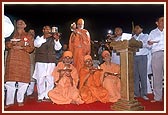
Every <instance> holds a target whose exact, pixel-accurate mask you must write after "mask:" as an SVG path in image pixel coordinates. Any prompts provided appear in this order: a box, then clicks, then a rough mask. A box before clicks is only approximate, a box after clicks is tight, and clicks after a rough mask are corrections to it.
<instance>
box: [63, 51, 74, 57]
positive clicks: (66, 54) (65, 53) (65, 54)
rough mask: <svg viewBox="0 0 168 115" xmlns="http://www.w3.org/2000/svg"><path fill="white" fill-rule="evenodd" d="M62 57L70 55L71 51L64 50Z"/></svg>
mask: <svg viewBox="0 0 168 115" xmlns="http://www.w3.org/2000/svg"><path fill="white" fill-rule="evenodd" d="M63 57H72V52H71V51H65V52H64V54H63Z"/></svg>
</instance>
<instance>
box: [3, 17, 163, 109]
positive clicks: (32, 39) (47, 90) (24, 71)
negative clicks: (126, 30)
mask: <svg viewBox="0 0 168 115" xmlns="http://www.w3.org/2000/svg"><path fill="white" fill-rule="evenodd" d="M156 25H157V27H156V29H154V30H152V31H151V32H150V33H149V35H148V34H144V33H143V27H142V26H141V25H140V24H139V25H138V24H137V25H135V27H134V31H133V36H132V39H136V40H138V41H140V42H141V43H142V44H143V45H142V48H140V49H139V51H138V52H136V54H135V55H134V68H133V69H134V97H135V98H136V97H141V98H143V99H144V100H149V98H148V95H147V94H148V92H147V79H148V65H150V66H151V68H152V69H151V70H152V72H151V73H152V74H153V78H154V81H153V82H154V86H153V94H154V99H153V100H151V102H156V101H163V89H162V80H163V76H164V74H163V73H164V17H163V16H162V17H159V18H158V19H157V20H156ZM25 28H26V23H25V21H24V20H22V19H19V20H17V21H16V27H15V30H14V31H13V33H12V34H11V35H8V37H9V39H7V40H5V51H7V52H8V53H7V54H6V55H7V56H5V57H6V60H5V75H4V87H5V89H6V91H5V108H8V107H10V106H12V105H13V104H14V103H15V102H14V100H15V92H17V94H16V100H17V103H18V106H24V98H25V95H26V96H29V95H32V94H33V93H34V88H35V85H36V87H37V96H38V97H37V99H38V100H37V102H39V103H40V102H42V101H49V102H52V103H55V104H83V103H86V104H88V103H93V102H96V101H100V102H102V103H107V102H113V103H114V102H117V101H118V100H119V99H120V98H121V93H120V91H121V88H122V87H121V81H120V78H121V76H120V56H119V54H118V53H117V52H115V51H114V50H112V49H111V48H110V46H109V45H108V44H104V45H103V46H104V47H102V45H100V48H99V50H98V52H97V53H98V54H99V62H100V63H99V64H97V66H94V65H95V64H94V61H93V57H91V52H92V51H91V36H90V33H89V31H88V30H86V29H84V20H83V19H82V18H80V19H78V20H77V23H73V24H72V25H71V31H72V32H71V35H70V37H69V44H62V43H61V42H60V33H59V32H58V29H56V30H55V28H52V27H50V26H49V25H45V26H44V27H43V28H42V33H43V35H42V36H35V31H34V30H33V29H31V30H29V31H28V32H26V31H25ZM122 33H123V30H122V28H121V27H116V28H115V32H114V35H108V39H111V40H112V41H120V40H121V36H122ZM149 54H151V63H150V61H148V60H149V59H148V55H149Z"/></svg>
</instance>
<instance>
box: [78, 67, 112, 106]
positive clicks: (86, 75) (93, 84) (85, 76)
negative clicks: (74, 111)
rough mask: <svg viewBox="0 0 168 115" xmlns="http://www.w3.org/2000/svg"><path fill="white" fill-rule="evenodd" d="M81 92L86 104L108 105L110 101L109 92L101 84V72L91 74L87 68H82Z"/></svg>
mask: <svg viewBox="0 0 168 115" xmlns="http://www.w3.org/2000/svg"><path fill="white" fill-rule="evenodd" d="M79 77H80V83H79V90H80V94H81V97H82V100H84V102H85V103H87V104H88V103H93V102H96V101H100V102H102V103H106V102H108V101H109V100H108V99H109V97H108V95H109V94H108V91H107V90H106V89H105V88H103V87H102V85H101V82H100V77H101V72H100V71H95V72H94V74H90V72H89V70H88V69H87V68H86V67H83V68H81V70H80V73H79Z"/></svg>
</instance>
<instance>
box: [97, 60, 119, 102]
mask: <svg viewBox="0 0 168 115" xmlns="http://www.w3.org/2000/svg"><path fill="white" fill-rule="evenodd" d="M100 68H101V69H103V72H102V76H101V82H102V84H103V87H104V88H106V89H107V90H108V92H109V101H110V102H117V101H118V99H120V98H121V93H120V91H121V86H120V85H121V84H120V79H119V78H118V77H117V76H113V75H108V76H106V77H105V78H104V79H103V77H104V73H105V72H109V73H118V74H120V66H119V65H118V64H114V63H111V64H110V65H109V66H107V65H106V64H105V62H104V63H103V64H101V65H100Z"/></svg>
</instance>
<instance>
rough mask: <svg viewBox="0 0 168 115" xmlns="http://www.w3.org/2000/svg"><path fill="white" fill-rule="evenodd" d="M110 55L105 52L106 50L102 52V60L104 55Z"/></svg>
mask: <svg viewBox="0 0 168 115" xmlns="http://www.w3.org/2000/svg"><path fill="white" fill-rule="evenodd" d="M107 54H108V55H110V53H109V51H107V50H104V51H103V52H102V57H103V58H104V57H105V55H107Z"/></svg>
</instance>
